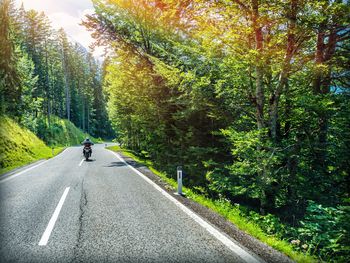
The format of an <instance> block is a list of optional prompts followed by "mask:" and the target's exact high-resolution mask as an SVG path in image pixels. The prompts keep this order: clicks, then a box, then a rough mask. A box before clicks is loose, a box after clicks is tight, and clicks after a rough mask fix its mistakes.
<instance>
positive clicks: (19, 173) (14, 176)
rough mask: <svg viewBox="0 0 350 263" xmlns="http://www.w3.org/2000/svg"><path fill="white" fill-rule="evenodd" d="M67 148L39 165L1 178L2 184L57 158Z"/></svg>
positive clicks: (0, 182)
mask: <svg viewBox="0 0 350 263" xmlns="http://www.w3.org/2000/svg"><path fill="white" fill-rule="evenodd" d="M67 149H68V148H66V149H64V150H63V151H62V152H60V154H58V155H56V156H54V157H52V158H50V159H48V160H45V161H43V162H41V163H39V164H37V165H34V166H31V167H29V168H27V169H25V170H23V171H20V172H18V173H14V174H12V175H9V177H7V178H5V179H0V184H2V183H5V182H7V181H9V180H12V179H14V178H16V177H17V176H19V175H21V174H24V173H26V172H28V171H30V170H33V169H34V168H36V167H39V166H40V165H43V164H44V163H47V162H48V161H51V160H53V159H55V158H56V157H57V156H59V155H61V154H62V153H63V152H64V151H66V150H67Z"/></svg>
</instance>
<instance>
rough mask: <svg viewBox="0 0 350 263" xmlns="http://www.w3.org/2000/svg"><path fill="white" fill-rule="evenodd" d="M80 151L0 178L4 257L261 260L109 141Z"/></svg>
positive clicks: (74, 149) (16, 259)
mask: <svg viewBox="0 0 350 263" xmlns="http://www.w3.org/2000/svg"><path fill="white" fill-rule="evenodd" d="M81 151H82V149H81V147H70V148H68V149H66V150H65V151H64V152H63V153H61V154H60V155H58V156H56V157H55V158H53V159H50V160H48V161H45V162H42V163H40V164H39V165H38V166H35V167H32V168H30V169H29V170H25V171H24V172H20V173H17V174H15V175H12V176H10V177H8V178H6V179H2V180H1V181H0V213H1V217H0V245H1V248H0V261H1V262H254V261H256V262H258V261H260V259H259V258H257V257H256V256H251V254H250V253H249V252H246V251H245V250H242V249H239V248H238V247H239V246H237V245H235V241H232V240H229V241H227V239H228V238H227V237H226V236H225V235H224V234H221V232H220V231H217V230H215V231H216V232H215V231H214V230H213V229H211V228H210V226H209V229H208V227H207V224H206V222H202V221H201V219H198V217H197V216H196V215H191V212H188V211H187V210H186V209H185V208H183V207H181V206H179V204H177V203H176V202H174V200H172V199H171V198H169V196H167V195H166V194H164V192H162V191H160V190H159V189H158V190H157V188H156V187H155V186H154V185H153V184H152V183H150V182H148V181H147V180H145V178H144V177H143V176H142V175H140V174H138V173H137V172H135V170H133V169H132V168H130V167H129V166H128V165H127V164H126V163H125V162H123V160H121V159H119V158H118V157H117V156H116V155H115V154H114V153H112V152H111V151H109V150H106V149H104V145H95V146H94V148H93V156H92V161H90V162H86V161H83V156H82V153H81ZM217 232H220V233H219V234H218V233H217ZM225 238H226V239H225ZM225 240H226V241H225ZM230 242H231V243H230ZM232 246H233V247H232ZM237 248H238V249H237Z"/></svg>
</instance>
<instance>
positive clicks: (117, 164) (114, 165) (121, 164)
mask: <svg viewBox="0 0 350 263" xmlns="http://www.w3.org/2000/svg"><path fill="white" fill-rule="evenodd" d="M122 166H126V164H125V163H123V162H112V163H110V165H107V166H105V167H122Z"/></svg>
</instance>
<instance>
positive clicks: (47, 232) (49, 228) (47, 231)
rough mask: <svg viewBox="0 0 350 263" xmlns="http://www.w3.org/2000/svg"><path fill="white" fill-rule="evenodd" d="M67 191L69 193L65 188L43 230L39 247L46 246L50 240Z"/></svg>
mask: <svg viewBox="0 0 350 263" xmlns="http://www.w3.org/2000/svg"><path fill="white" fill-rule="evenodd" d="M68 191H69V187H67V188H66V189H65V190H64V192H63V195H62V197H61V199H60V201H59V202H58V205H57V207H56V209H55V212H54V213H53V215H52V217H51V219H50V221H49V224H48V225H47V227H46V229H45V232H44V233H43V235H42V237H41V239H40V242H39V246H46V244H47V242H48V241H49V238H50V235H51V232H52V230H53V228H54V226H55V223H56V220H57V218H58V215H59V214H60V211H61V208H62V206H63V203H64V200H66V197H67V195H68Z"/></svg>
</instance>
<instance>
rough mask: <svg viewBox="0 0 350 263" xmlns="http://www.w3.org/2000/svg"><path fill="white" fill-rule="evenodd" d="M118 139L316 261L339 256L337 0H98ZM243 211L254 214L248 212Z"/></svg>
mask: <svg viewBox="0 0 350 263" xmlns="http://www.w3.org/2000/svg"><path fill="white" fill-rule="evenodd" d="M93 2H94V6H95V14H93V15H89V16H88V17H87V18H86V19H85V21H84V23H83V24H84V25H85V26H86V27H87V28H88V29H89V30H90V31H91V32H93V36H94V38H95V39H96V45H105V46H106V48H107V50H108V51H109V56H108V58H107V59H106V61H105V63H104V66H103V78H104V89H105V90H106V91H107V92H108V96H109V101H108V111H109V116H110V118H111V121H112V125H113V127H114V128H115V130H116V131H117V138H118V140H119V141H120V142H121V143H122V145H123V146H124V147H125V148H128V149H131V150H133V151H135V152H136V153H138V154H139V155H141V156H144V157H145V158H149V159H151V160H152V161H153V162H154V163H155V164H156V165H157V167H158V168H159V169H161V170H163V171H166V172H167V173H168V175H169V176H174V175H175V169H176V166H177V165H183V167H184V170H185V173H186V177H185V180H186V182H185V184H186V185H188V186H191V187H192V188H193V189H196V191H198V192H200V193H203V194H205V195H207V196H209V197H211V198H215V199H225V200H230V201H231V202H232V203H236V204H240V205H242V206H244V207H245V208H246V209H245V210H244V211H243V210H242V213H246V215H247V216H250V218H251V220H256V221H257V222H258V223H259V224H261V225H263V226H265V230H266V232H267V233H269V234H272V235H276V236H279V237H280V238H283V239H286V240H289V241H290V242H291V243H292V244H293V245H294V246H295V249H297V250H300V251H304V252H308V253H311V254H314V255H317V256H318V257H319V258H321V259H323V260H327V261H328V260H329V261H331V260H334V261H344V262H345V261H347V260H348V258H349V256H350V254H349V250H350V244H349V242H350V237H349V227H350V225H349V222H350V216H349V211H350V210H349V208H350V207H349V201H350V197H349V192H350V191H349V190H350V188H349V186H350V178H349V174H350V158H349V157H350V100H349V96H350V93H349V80H350V68H349V57H350V34H349V33H350V27H349V21H350V20H349V14H350V9H349V2H348V1H329V0H321V1H319V0H308V1H301V0H284V1H282V0H276V1H263V0H249V1H239V0H232V1H225V0H223V1H202V0H199V1H188V0H173V1H167V0H164V1H161V0H129V1H123V0H120V1H119V0H114V1H107V0H99V1H97V0H96V1H93ZM253 215H254V216H253Z"/></svg>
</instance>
